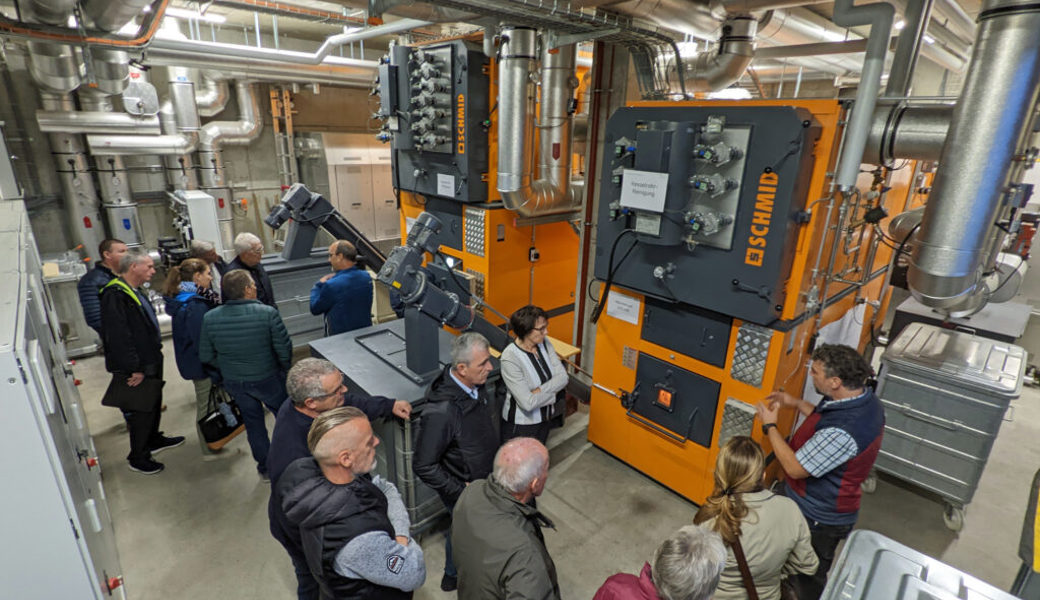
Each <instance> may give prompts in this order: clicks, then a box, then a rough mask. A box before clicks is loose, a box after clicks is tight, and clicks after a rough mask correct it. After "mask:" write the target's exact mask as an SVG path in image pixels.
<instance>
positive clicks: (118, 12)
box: [83, 0, 151, 31]
mask: <svg viewBox="0 0 1040 600" xmlns="http://www.w3.org/2000/svg"><path fill="white" fill-rule="evenodd" d="M149 4H151V0H84V1H83V13H84V14H85V15H87V16H88V17H90V20H91V21H93V22H94V27H96V28H98V29H100V30H101V31H119V29H120V28H121V27H122V26H123V25H126V24H127V23H129V22H130V19H133V18H134V17H136V16H137V15H139V14H141V11H142V10H144V7H146V6H148V5H149Z"/></svg>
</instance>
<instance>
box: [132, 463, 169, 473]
mask: <svg viewBox="0 0 1040 600" xmlns="http://www.w3.org/2000/svg"><path fill="white" fill-rule="evenodd" d="M165 468H166V467H165V466H164V465H163V464H162V463H161V462H155V461H154V460H149V461H145V462H140V463H137V464H134V463H130V470H131V471H136V472H138V473H144V474H145V475H155V474H157V473H161V472H162V470H163V469H165Z"/></svg>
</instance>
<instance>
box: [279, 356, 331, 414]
mask: <svg viewBox="0 0 1040 600" xmlns="http://www.w3.org/2000/svg"><path fill="white" fill-rule="evenodd" d="M332 373H339V369H337V368H336V365H334V364H332V363H330V362H329V361H327V360H325V359H323V358H304V359H303V360H301V361H300V362H298V363H296V364H295V365H293V366H292V368H291V369H289V375H288V376H287V377H286V379H285V390H286V391H287V392H288V393H289V399H290V400H292V403H293V404H295V405H296V406H303V403H304V402H306V401H307V398H317V397H319V396H324V395H326V392H325V388H323V387H321V378H322V377H325V376H326V375H329V374H332Z"/></svg>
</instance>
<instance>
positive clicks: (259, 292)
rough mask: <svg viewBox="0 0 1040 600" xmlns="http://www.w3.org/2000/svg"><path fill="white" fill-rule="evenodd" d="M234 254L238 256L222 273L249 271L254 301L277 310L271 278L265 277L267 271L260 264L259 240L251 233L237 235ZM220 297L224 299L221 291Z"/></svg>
mask: <svg viewBox="0 0 1040 600" xmlns="http://www.w3.org/2000/svg"><path fill="white" fill-rule="evenodd" d="M235 253H236V254H238V256H236V257H235V259H234V260H232V261H231V262H230V263H229V264H228V266H227V269H225V270H224V273H230V272H231V271H234V270H235V269H245V270H246V271H249V274H250V275H252V276H253V282H254V283H256V299H257V300H259V301H260V302H263V303H264V304H266V305H268V306H270V307H272V308H278V306H277V305H276V304H275V302H274V288H273V287H271V278H270V277H268V276H267V271H265V270H264V266H263V265H262V264H260V259H262V258H263V257H264V244H263V242H261V241H260V238H258V237H256V236H255V235H253V234H252V233H240V234H238V235H237V236H235ZM221 297H222V298H223V297H224V295H223V291H221Z"/></svg>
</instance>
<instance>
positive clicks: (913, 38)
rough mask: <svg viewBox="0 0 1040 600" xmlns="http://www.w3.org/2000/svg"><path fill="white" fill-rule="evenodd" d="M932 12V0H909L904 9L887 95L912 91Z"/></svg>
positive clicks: (890, 69)
mask: <svg viewBox="0 0 1040 600" xmlns="http://www.w3.org/2000/svg"><path fill="white" fill-rule="evenodd" d="M931 13H932V0H908V1H907V4H906V10H905V11H903V30H902V31H901V32H899V41H898V42H896V53H895V55H894V56H893V57H892V66H891V68H889V70H888V84H887V85H886V86H885V95H887V96H906V95H907V94H909V93H910V87H911V84H912V83H913V78H914V69H915V68H916V66H917V57H918V56H919V55H920V52H921V43H922V41H923V38H924V32H925V28H926V27H927V26H928V19H929V17H930V16H931Z"/></svg>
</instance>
